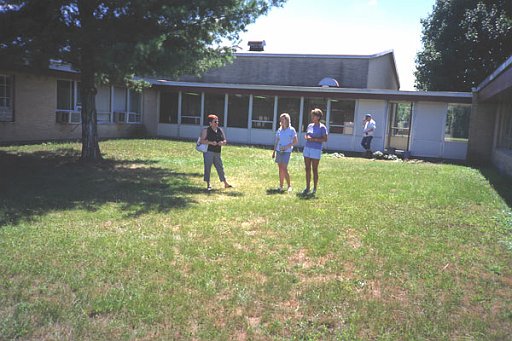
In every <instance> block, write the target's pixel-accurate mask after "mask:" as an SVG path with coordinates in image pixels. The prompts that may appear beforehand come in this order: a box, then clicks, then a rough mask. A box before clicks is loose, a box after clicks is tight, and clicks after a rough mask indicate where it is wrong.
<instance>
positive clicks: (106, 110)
mask: <svg viewBox="0 0 512 341" xmlns="http://www.w3.org/2000/svg"><path fill="white" fill-rule="evenodd" d="M110 97H111V92H110V87H108V86H99V87H98V92H97V93H96V112H97V117H98V123H110V122H111V116H112V115H111V110H110Z"/></svg>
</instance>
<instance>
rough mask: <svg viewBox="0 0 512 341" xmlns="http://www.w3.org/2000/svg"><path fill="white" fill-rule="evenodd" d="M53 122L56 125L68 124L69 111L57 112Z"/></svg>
mask: <svg viewBox="0 0 512 341" xmlns="http://www.w3.org/2000/svg"><path fill="white" fill-rule="evenodd" d="M55 121H56V122H57V123H69V111H57V112H56V113H55Z"/></svg>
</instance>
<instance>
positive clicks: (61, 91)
mask: <svg viewBox="0 0 512 341" xmlns="http://www.w3.org/2000/svg"><path fill="white" fill-rule="evenodd" d="M57 109H58V110H73V109H75V96H74V91H73V81H65V80H58V81H57Z"/></svg>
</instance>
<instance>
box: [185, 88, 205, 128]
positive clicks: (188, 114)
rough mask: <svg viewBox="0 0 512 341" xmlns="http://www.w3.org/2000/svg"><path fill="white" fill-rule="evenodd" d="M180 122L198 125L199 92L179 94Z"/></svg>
mask: <svg viewBox="0 0 512 341" xmlns="http://www.w3.org/2000/svg"><path fill="white" fill-rule="evenodd" d="M181 123H183V124H194V125H199V124H200V123H201V94H200V93H197V92H183V93H182V96H181Z"/></svg>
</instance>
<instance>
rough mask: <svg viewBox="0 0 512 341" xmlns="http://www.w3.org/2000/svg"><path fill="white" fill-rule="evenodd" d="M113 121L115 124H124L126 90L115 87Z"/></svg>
mask: <svg viewBox="0 0 512 341" xmlns="http://www.w3.org/2000/svg"><path fill="white" fill-rule="evenodd" d="M113 102H114V121H115V122H120V123H123V122H126V111H127V109H128V108H127V107H128V106H127V102H126V88H123V87H119V86H115V87H114V101H113Z"/></svg>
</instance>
